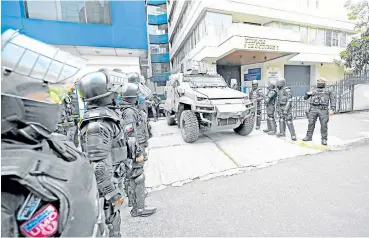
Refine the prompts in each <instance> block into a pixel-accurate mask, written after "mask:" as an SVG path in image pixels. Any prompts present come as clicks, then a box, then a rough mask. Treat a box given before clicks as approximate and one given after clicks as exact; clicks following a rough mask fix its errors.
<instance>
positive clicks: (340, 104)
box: [246, 74, 369, 120]
mask: <svg viewBox="0 0 369 238" xmlns="http://www.w3.org/2000/svg"><path fill="white" fill-rule="evenodd" d="M358 84H369V75H368V74H367V75H361V76H355V75H345V77H344V79H342V80H340V81H337V82H335V83H333V84H328V85H327V87H328V88H329V89H330V90H331V91H332V92H333V93H334V95H335V97H336V111H337V113H342V112H350V111H352V110H353V107H354V96H355V86H356V85H358ZM287 86H288V87H290V88H291V91H292V95H293V104H292V115H293V117H294V118H302V117H305V112H306V111H308V110H309V108H310V100H304V98H303V97H304V95H305V93H306V92H307V91H309V90H311V89H313V88H314V87H316V86H315V85H306V84H288V85H287ZM261 88H262V89H263V92H264V95H266V93H267V88H266V87H261ZM249 90H250V88H247V92H246V93H247V94H248V92H249ZM266 118H267V115H266V109H265V105H264V102H262V120H266Z"/></svg>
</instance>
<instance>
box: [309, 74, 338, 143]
mask: <svg viewBox="0 0 369 238" xmlns="http://www.w3.org/2000/svg"><path fill="white" fill-rule="evenodd" d="M326 82H327V81H326V79H324V78H320V79H318V80H317V88H316V89H313V90H312V91H309V92H307V93H306V94H305V96H304V99H305V100H307V99H309V98H310V109H309V112H308V114H307V115H308V120H309V125H308V130H307V132H306V137H305V138H303V139H302V140H303V141H311V140H312V138H313V133H314V128H315V123H316V120H317V119H318V118H319V121H320V134H321V137H322V141H321V142H322V145H327V140H328V121H329V116H330V115H333V114H334V112H335V111H336V97H335V95H334V94H333V93H332V92H331V90H329V89H328V88H327V87H326ZM329 106H330V109H331V111H329Z"/></svg>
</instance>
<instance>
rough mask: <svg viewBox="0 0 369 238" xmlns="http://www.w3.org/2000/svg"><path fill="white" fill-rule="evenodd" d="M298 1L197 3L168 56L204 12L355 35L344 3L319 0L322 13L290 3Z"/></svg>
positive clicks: (199, 0)
mask: <svg viewBox="0 0 369 238" xmlns="http://www.w3.org/2000/svg"><path fill="white" fill-rule="evenodd" d="M298 1H299V0H284V1H280V0H264V1H260V0H216V1H215V0H197V1H195V3H194V6H193V8H192V11H191V13H190V14H189V16H188V17H187V22H185V23H184V26H183V28H182V30H181V32H179V33H177V34H179V36H178V38H177V40H176V42H173V45H172V49H171V55H172V56H173V55H174V54H175V53H176V51H177V50H178V49H179V48H180V46H181V44H182V42H183V41H184V39H185V38H186V37H187V35H188V33H189V32H190V31H191V30H192V28H193V27H194V24H196V22H197V19H198V18H199V17H200V16H201V14H202V13H203V12H204V11H205V10H206V11H215V12H221V13H224V14H232V13H240V14H245V15H256V16H259V17H265V18H270V19H271V21H272V20H276V21H278V20H280V21H284V22H290V23H295V24H303V25H308V26H315V27H323V28H329V29H336V30H342V31H348V32H354V26H355V24H354V23H353V22H350V21H348V20H345V17H344V16H345V14H344V13H345V10H344V9H343V5H342V1H343V0H337V2H335V3H334V4H333V3H332V2H333V1H332V0H330V4H331V5H329V4H328V3H327V1H329V0H320V2H319V4H320V5H321V6H322V7H321V8H322V9H321V10H309V8H303V7H301V6H299V5H296V4H292V3H294V2H298ZM310 1H313V0H310ZM183 2H184V1H179V2H178V5H179V6H178V7H177V9H176V13H174V14H175V17H174V18H173V23H174V22H176V21H177V20H178V19H177V18H178V17H179V16H180V14H179V12H180V6H183ZM286 6H287V7H289V8H287V9H288V10H287V11H286V10H285V7H286ZM329 6H331V7H329ZM339 19H344V20H339ZM174 27H175V24H172V25H171V27H170V30H169V34H170V35H171V33H172V32H173V30H174Z"/></svg>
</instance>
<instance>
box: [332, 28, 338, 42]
mask: <svg viewBox="0 0 369 238" xmlns="http://www.w3.org/2000/svg"><path fill="white" fill-rule="evenodd" d="M332 46H338V31H333V33H332Z"/></svg>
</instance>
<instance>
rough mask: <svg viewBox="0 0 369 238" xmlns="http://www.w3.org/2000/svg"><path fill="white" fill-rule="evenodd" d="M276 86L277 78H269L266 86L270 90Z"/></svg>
mask: <svg viewBox="0 0 369 238" xmlns="http://www.w3.org/2000/svg"><path fill="white" fill-rule="evenodd" d="M276 86H277V80H276V79H269V81H268V83H267V88H268V89H270V90H272V89H275V88H276Z"/></svg>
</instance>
